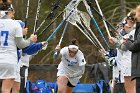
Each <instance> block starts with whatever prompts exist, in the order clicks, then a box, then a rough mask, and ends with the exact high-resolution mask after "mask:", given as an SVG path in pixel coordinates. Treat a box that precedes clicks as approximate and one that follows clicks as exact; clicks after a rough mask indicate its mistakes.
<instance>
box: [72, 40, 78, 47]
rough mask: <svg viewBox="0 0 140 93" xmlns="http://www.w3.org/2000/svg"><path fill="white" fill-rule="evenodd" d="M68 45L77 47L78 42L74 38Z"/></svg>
mask: <svg viewBox="0 0 140 93" xmlns="http://www.w3.org/2000/svg"><path fill="white" fill-rule="evenodd" d="M70 45H76V46H78V41H77V40H76V39H75V38H74V39H72V40H71V42H70Z"/></svg>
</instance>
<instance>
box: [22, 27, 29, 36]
mask: <svg viewBox="0 0 140 93" xmlns="http://www.w3.org/2000/svg"><path fill="white" fill-rule="evenodd" d="M22 33H23V35H24V36H26V35H27V33H28V28H23V29H22Z"/></svg>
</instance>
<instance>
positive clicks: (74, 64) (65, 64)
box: [58, 47, 86, 74]
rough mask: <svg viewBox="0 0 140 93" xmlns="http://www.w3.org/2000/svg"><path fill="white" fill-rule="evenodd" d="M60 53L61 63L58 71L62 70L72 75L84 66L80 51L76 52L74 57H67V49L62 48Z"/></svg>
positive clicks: (84, 62)
mask: <svg viewBox="0 0 140 93" xmlns="http://www.w3.org/2000/svg"><path fill="white" fill-rule="evenodd" d="M60 53H61V55H62V58H61V62H60V64H59V66H58V70H59V69H63V70H65V72H67V73H69V74H74V73H76V72H78V71H79V70H80V69H79V67H80V66H83V65H85V64H86V61H85V58H84V55H83V53H82V52H81V51H80V50H78V52H77V54H76V55H75V57H70V56H69V50H68V47H64V48H62V49H61V51H60Z"/></svg>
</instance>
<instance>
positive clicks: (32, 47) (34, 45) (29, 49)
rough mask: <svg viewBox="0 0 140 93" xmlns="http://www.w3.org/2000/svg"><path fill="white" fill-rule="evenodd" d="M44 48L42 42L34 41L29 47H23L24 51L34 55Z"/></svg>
mask: <svg viewBox="0 0 140 93" xmlns="http://www.w3.org/2000/svg"><path fill="white" fill-rule="evenodd" d="M41 49H42V44H41V43H40V42H39V43H32V44H30V45H29V46H28V47H26V48H24V49H22V53H26V54H28V55H33V54H35V53H37V52H38V51H40V50H41Z"/></svg>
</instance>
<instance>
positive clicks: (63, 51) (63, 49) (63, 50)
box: [60, 47, 68, 56]
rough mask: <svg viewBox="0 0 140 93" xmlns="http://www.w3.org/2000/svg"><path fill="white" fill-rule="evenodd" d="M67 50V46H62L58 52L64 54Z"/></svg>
mask: <svg viewBox="0 0 140 93" xmlns="http://www.w3.org/2000/svg"><path fill="white" fill-rule="evenodd" d="M67 52H68V48H67V47H64V48H62V49H61V50H60V54H61V55H62V56H63V55H65V54H66V53H67Z"/></svg>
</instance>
